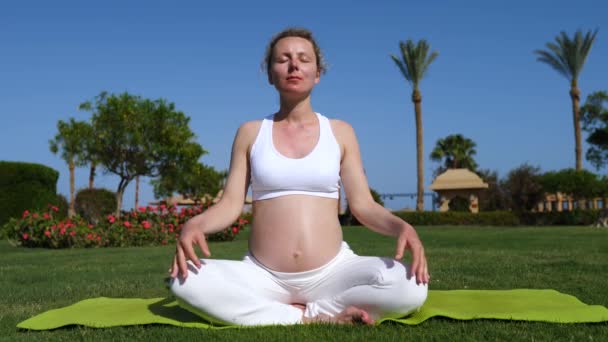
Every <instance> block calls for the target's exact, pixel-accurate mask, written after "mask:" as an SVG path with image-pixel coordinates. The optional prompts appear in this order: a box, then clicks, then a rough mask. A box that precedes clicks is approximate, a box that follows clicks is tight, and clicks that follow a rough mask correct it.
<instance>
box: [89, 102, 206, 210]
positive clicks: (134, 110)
mask: <svg viewBox="0 0 608 342" xmlns="http://www.w3.org/2000/svg"><path fill="white" fill-rule="evenodd" d="M80 108H81V109H83V110H88V111H91V112H92V113H93V117H92V124H93V129H94V131H95V133H96V134H95V143H94V144H92V147H91V148H92V149H93V154H94V155H95V156H96V158H97V161H98V162H99V163H100V164H101V165H102V166H103V168H104V169H105V170H106V171H108V172H110V173H114V174H116V175H117V176H118V177H120V182H119V184H118V188H117V191H116V199H117V208H116V215H120V208H121V207H122V196H123V193H124V190H125V188H126V187H127V185H128V184H129V183H130V182H131V181H132V180H133V179H134V178H135V177H137V176H147V177H158V176H160V175H162V174H165V173H171V172H174V170H176V169H180V168H188V167H190V166H191V165H193V164H195V163H196V162H197V161H198V159H199V158H200V157H201V156H202V155H203V154H205V153H206V151H205V150H203V148H202V147H201V146H200V145H199V144H198V143H197V142H196V141H195V139H196V136H195V135H194V133H193V132H192V131H191V130H190V127H189V121H190V118H189V117H187V116H186V115H185V114H184V113H183V112H180V111H178V110H176V109H175V105H174V104H173V103H171V102H167V101H166V100H164V99H158V100H150V99H145V98H142V97H140V96H135V95H131V94H129V93H126V92H125V93H122V94H119V95H115V94H108V93H107V92H102V93H101V94H100V95H98V96H97V97H96V98H95V100H94V101H93V102H84V103H82V104H81V105H80Z"/></svg>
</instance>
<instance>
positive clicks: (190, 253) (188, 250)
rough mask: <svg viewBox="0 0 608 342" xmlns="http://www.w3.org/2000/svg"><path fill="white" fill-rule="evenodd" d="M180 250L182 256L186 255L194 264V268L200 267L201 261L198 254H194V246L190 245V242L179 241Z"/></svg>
mask: <svg viewBox="0 0 608 342" xmlns="http://www.w3.org/2000/svg"><path fill="white" fill-rule="evenodd" d="M180 245H181V247H182V250H183V252H184V256H185V257H186V259H188V260H190V261H192V263H193V264H194V266H196V268H201V261H200V259H199V258H198V255H196V252H195V251H194V246H193V245H192V243H188V242H186V243H183V242H182V243H180Z"/></svg>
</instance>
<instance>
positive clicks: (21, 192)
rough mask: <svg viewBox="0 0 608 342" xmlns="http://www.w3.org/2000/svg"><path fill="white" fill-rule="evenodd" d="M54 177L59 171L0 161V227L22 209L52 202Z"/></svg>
mask: <svg viewBox="0 0 608 342" xmlns="http://www.w3.org/2000/svg"><path fill="white" fill-rule="evenodd" d="M58 178H59V172H57V171H55V170H53V169H52V168H50V167H47V166H44V165H40V164H31V163H22V162H7V161H0V208H2V209H0V226H1V225H3V224H4V223H6V222H7V221H8V220H9V219H10V218H13V217H20V216H21V213H22V212H23V211H24V210H42V209H46V207H47V205H48V204H50V203H55V202H56V199H57V196H56V193H57V179H58Z"/></svg>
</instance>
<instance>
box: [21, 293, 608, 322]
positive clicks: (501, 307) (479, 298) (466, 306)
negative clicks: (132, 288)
mask: <svg viewBox="0 0 608 342" xmlns="http://www.w3.org/2000/svg"><path fill="white" fill-rule="evenodd" d="M435 316H441V317H449V318H453V319H459V320H471V319H505V320H522V321H540V322H552V323H596V322H607V321H608V309H607V308H606V307H604V306H601V305H587V304H585V303H582V302H581V301H579V300H578V299H577V298H576V297H573V296H570V295H566V294H563V293H559V292H557V291H554V290H525V289H519V290H451V291H438V290H435V291H430V292H429V297H428V299H427V301H426V303H425V304H424V306H423V307H422V308H421V309H420V311H418V312H416V313H415V314H413V315H411V316H409V317H406V318H401V319H386V320H384V321H388V320H390V321H395V322H398V323H403V324H419V323H421V322H423V321H425V320H427V319H429V318H431V317H435ZM379 323H381V322H378V324H379ZM141 324H171V325H175V326H180V327H191V328H214V329H217V328H231V327H232V326H213V325H211V324H209V323H208V322H204V321H203V320H202V319H201V318H199V317H198V316H196V315H194V314H192V313H190V312H189V311H186V310H184V309H182V308H180V307H179V306H178V305H177V303H176V302H175V301H174V300H173V299H168V298H150V299H140V298H104V297H101V298H93V299H86V300H83V301H80V302H78V303H76V304H73V305H70V306H67V307H65V308H60V309H56V310H49V311H47V312H44V313H41V314H39V315H37V316H35V317H32V318H30V319H28V320H25V321H23V322H21V323H19V324H18V325H17V327H18V328H22V329H30V330H49V329H56V328H59V327H64V326H68V325H84V326H88V327H93V328H108V327H115V326H126V325H141Z"/></svg>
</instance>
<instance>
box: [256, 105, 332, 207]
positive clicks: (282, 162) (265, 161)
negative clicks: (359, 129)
mask: <svg viewBox="0 0 608 342" xmlns="http://www.w3.org/2000/svg"><path fill="white" fill-rule="evenodd" d="M316 114H317V118H318V120H319V141H318V142H317V145H316V146H315V147H314V148H313V150H312V151H311V152H310V153H309V154H308V155H306V156H305V157H303V158H297V159H296V158H288V157H285V156H284V155H282V154H281V153H280V152H279V151H278V150H277V149H276V148H275V147H274V144H273V142H272V126H273V123H274V115H269V116H267V117H265V118H264V120H263V121H262V126H261V127H260V131H259V132H258V135H257V137H256V139H255V142H254V143H253V146H251V154H250V165H251V189H252V190H253V200H254V201H257V200H265V199H270V198H275V197H280V196H287V195H310V196H319V197H329V198H338V193H339V191H340V183H339V182H340V154H341V153H340V146H339V145H338V142H337V141H336V138H335V136H334V134H333V132H332V130H331V125H330V123H329V119H327V118H326V117H325V116H323V115H321V114H319V113H316Z"/></svg>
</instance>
